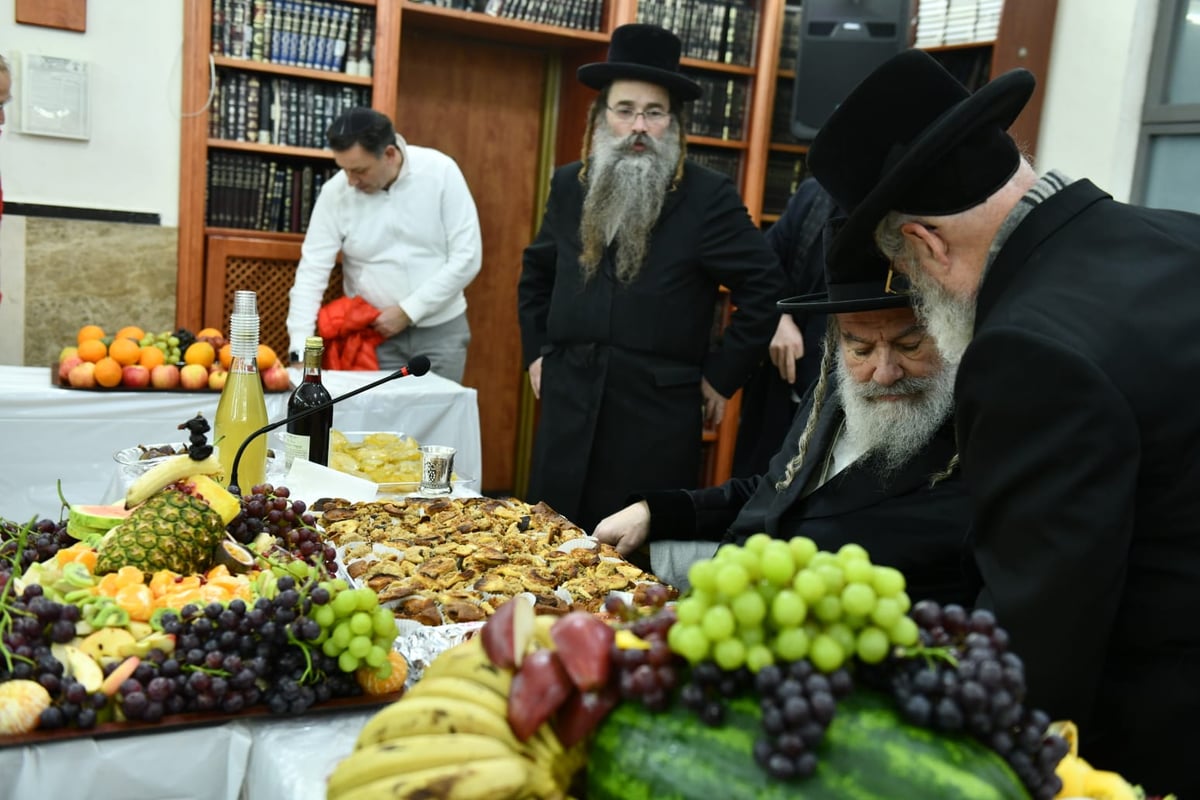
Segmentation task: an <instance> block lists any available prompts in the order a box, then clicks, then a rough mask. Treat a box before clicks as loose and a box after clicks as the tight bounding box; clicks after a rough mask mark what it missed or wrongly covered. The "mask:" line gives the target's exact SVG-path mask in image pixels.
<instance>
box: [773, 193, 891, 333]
mask: <svg viewBox="0 0 1200 800" xmlns="http://www.w3.org/2000/svg"><path fill="white" fill-rule="evenodd" d="M846 222H847V218H846V217H835V218H834V219H831V220H829V222H827V223H825V228H824V229H823V230H822V232H821V240H822V243H823V244H824V247H825V287H826V291H824V292H822V293H820V294H806V295H803V296H801V297H789V298H787V299H786V300H780V301H779V302H778V303H776V306H777V307H778V308H779V309H780V310H781V311H804V312H806V313H810V314H816V313H824V314H845V313H847V312H850V311H877V310H879V309H882V308H902V307H904V306H908V305H911V304H912V298H911V291H910V287H909V285H908V279H907V278H905V277H904V276H903V275H901V274H900V273H899V272H893V271H892V265H891V263H890V262H889V261H888V260H887V259H886V258H884V257H883V254H882V253H880V252H879V250H877V249H876V248H875V245H874V244H873V243H871V242H867V243H866V246H862V247H858V248H856V249H855V253H854V254H853V256H852V257H849V256H847V257H843V258H842V259H841V260H840V261H839V262H837V263H834V262H833V261H831V260H830V259H829V252H830V248H831V247H832V246H833V243H834V241H835V240H836V238H837V236H838V234H839V233H840V231H841V230H842V228H843V227H844V226H845V224H846Z"/></svg>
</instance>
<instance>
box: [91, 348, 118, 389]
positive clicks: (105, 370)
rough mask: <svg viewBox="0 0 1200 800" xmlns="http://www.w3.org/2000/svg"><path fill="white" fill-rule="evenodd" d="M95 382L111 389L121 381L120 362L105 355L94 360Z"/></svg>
mask: <svg viewBox="0 0 1200 800" xmlns="http://www.w3.org/2000/svg"><path fill="white" fill-rule="evenodd" d="M95 374H96V383H98V384H100V385H101V386H104V387H105V388H108V389H111V388H112V387H114V386H117V385H119V384H120V383H121V364H120V362H118V361H117V360H116V359H115V358H109V357H108V356H105V357H104V358H102V359H100V360H99V361H97V362H96V373H95Z"/></svg>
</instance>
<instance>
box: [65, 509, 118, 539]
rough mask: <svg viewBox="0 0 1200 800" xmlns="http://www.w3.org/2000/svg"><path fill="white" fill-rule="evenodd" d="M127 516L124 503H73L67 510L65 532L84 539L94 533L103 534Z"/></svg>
mask: <svg viewBox="0 0 1200 800" xmlns="http://www.w3.org/2000/svg"><path fill="white" fill-rule="evenodd" d="M128 516H129V510H128V509H126V508H125V503H124V502H121V503H114V504H113V505H108V506H104V505H96V506H83V505H73V506H71V507H70V509H69V510H68V512H67V534H68V535H70V536H73V537H74V538H76V539H79V540H84V539H86V538H87V537H88V536H92V535H94V534H100V535H103V534H105V533H107V532H108V531H110V530H112V529H113V528H115V527H116V526H118V525H120V524H121V523H122V522H124V521H125V519H126V518H127V517H128Z"/></svg>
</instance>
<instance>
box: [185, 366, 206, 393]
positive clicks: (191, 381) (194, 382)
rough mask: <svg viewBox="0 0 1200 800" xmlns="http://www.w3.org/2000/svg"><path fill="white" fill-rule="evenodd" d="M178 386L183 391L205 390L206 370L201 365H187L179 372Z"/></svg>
mask: <svg viewBox="0 0 1200 800" xmlns="http://www.w3.org/2000/svg"><path fill="white" fill-rule="evenodd" d="M179 385H180V386H182V387H183V388H185V389H191V390H193V391H194V390H196V389H207V388H208V368H207V367H205V366H204V365H203V364H188V365H187V366H185V367H183V369H181V370H179Z"/></svg>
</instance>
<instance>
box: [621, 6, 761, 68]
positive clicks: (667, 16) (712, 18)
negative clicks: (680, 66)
mask: <svg viewBox="0 0 1200 800" xmlns="http://www.w3.org/2000/svg"><path fill="white" fill-rule="evenodd" d="M637 21H638V22H645V23H649V24H651V25H660V26H662V27H664V28H666V29H667V30H669V31H673V32H674V33H675V34H676V35H677V36H678V37H679V38H680V40H682V42H683V55H684V56H686V57H688V58H698V59H703V60H704V61H716V62H719V63H722V64H739V65H742V66H750V65H751V64H753V63H754V42H755V34H756V31H757V30H758V12H757V11H755V8H754V3H753V2H752V0H641V2H639V3H638V6H637Z"/></svg>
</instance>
